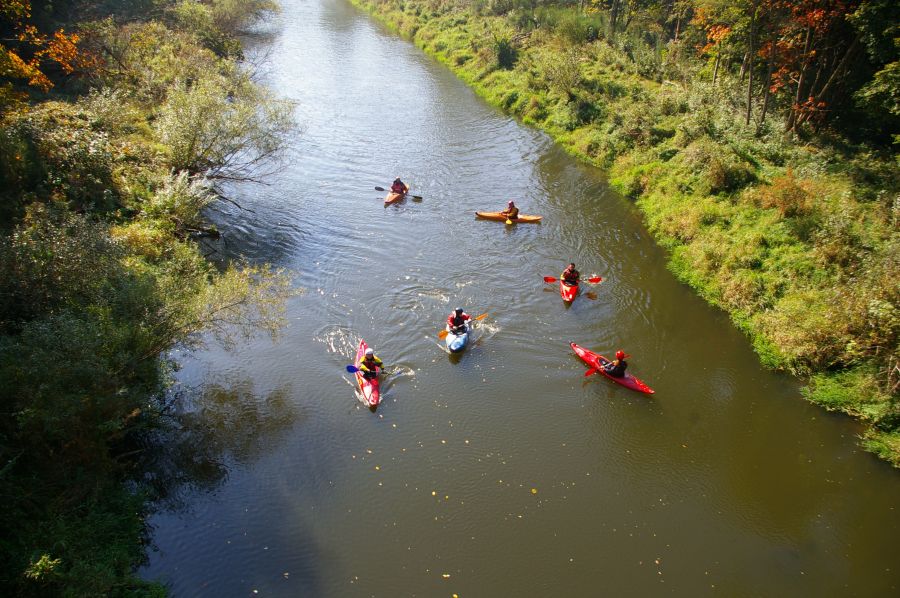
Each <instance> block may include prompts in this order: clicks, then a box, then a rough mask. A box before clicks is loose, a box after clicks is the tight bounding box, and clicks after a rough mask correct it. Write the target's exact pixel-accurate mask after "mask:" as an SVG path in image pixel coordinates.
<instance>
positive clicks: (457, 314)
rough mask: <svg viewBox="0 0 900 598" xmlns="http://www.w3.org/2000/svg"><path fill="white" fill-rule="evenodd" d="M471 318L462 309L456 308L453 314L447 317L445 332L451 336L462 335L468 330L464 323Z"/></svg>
mask: <svg viewBox="0 0 900 598" xmlns="http://www.w3.org/2000/svg"><path fill="white" fill-rule="evenodd" d="M471 319H472V318H471V317H470V316H469V314H467V313H466V312H464V311H463V308H461V307H457V308H456V309H454V310H453V313H452V314H450V315H449V316H447V332H452V333H453V334H462V333H463V332H465V331H466V329H467V328H468V326H467V324H466V322H468V321H469V320H471Z"/></svg>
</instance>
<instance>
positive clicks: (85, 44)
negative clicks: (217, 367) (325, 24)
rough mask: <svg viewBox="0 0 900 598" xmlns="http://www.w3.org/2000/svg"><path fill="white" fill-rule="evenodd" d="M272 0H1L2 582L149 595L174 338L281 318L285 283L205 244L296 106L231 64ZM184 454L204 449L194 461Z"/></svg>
mask: <svg viewBox="0 0 900 598" xmlns="http://www.w3.org/2000/svg"><path fill="white" fill-rule="evenodd" d="M274 8H275V6H274V4H272V3H271V2H269V1H268V0H210V1H207V2H194V1H192V0H181V1H174V0H145V1H143V2H141V1H135V2H126V1H124V0H123V1H122V2H120V3H117V2H105V3H102V2H77V1H75V0H70V1H62V2H54V3H52V4H51V3H50V2H44V1H40V0H35V1H34V2H28V0H10V1H6V2H4V3H3V6H2V8H0V29H2V36H0V43H2V44H3V45H2V47H0V77H2V81H0V110H2V118H0V386H2V388H3V393H2V399H0V406H2V419H0V496H2V499H3V509H2V510H0V512H2V514H0V529H2V535H0V593H2V594H3V595H5V596H15V595H28V596H36V595H61V594H64V595H73V596H84V595H120V594H158V593H160V592H161V589H160V588H158V587H156V586H152V585H148V584H145V583H143V582H141V581H140V580H138V579H136V578H135V577H134V575H133V570H134V567H135V565H136V564H138V563H140V561H141V559H142V558H143V555H144V546H143V541H144V535H145V532H146V530H145V525H144V522H143V517H144V514H145V513H146V508H147V501H148V500H149V499H153V498H158V497H159V495H160V493H161V492H165V491H166V489H165V488H163V487H162V485H161V484H159V483H158V482H159V479H158V475H157V474H158V472H156V473H155V472H152V471H150V469H148V468H149V466H150V464H151V463H154V462H155V463H158V462H160V461H164V460H165V459H166V458H165V457H163V454H164V453H166V451H170V450H171V449H172V447H173V446H176V445H177V443H172V442H171V438H169V439H168V440H167V441H166V442H163V439H164V438H166V436H165V434H164V433H163V432H164V430H165V424H166V418H165V417H164V412H165V411H166V410H167V407H169V406H170V405H169V397H168V395H167V392H166V388H167V382H168V378H169V373H170V371H171V367H172V364H171V363H169V362H168V361H167V360H166V359H165V355H166V353H167V351H169V350H171V349H173V348H177V347H187V348H190V347H194V346H196V345H197V344H199V343H200V342H201V340H202V338H204V337H205V335H206V334H207V333H208V332H209V331H212V332H213V333H214V334H215V335H216V336H218V337H219V338H220V339H222V340H223V341H225V342H226V343H227V342H229V340H230V339H232V338H234V336H235V335H240V334H251V333H253V332H254V331H255V330H257V329H260V328H262V329H265V330H267V331H269V332H271V333H274V332H275V331H276V330H277V328H278V327H279V326H280V324H281V319H282V315H281V314H282V307H283V301H284V299H285V298H286V297H287V296H288V295H289V294H290V290H289V289H290V286H291V285H290V281H289V280H288V279H287V277H286V276H285V275H284V274H283V273H279V272H275V271H272V270H270V269H269V268H267V267H266V266H264V265H251V264H232V265H228V266H223V267H221V268H214V267H213V266H212V265H211V264H210V263H209V262H207V260H206V259H204V258H203V256H202V255H201V253H200V251H199V250H198V239H199V238H200V236H201V235H217V234H218V232H217V231H216V230H215V229H213V228H210V227H209V226H208V224H206V223H205V222H204V220H203V214H204V209H205V208H207V207H209V206H210V205H211V204H214V203H215V202H216V201H219V200H220V197H219V196H218V195H217V194H216V192H215V187H214V183H215V181H216V180H220V179H228V180H248V179H254V178H257V177H259V176H261V174H260V173H261V170H260V169H261V168H263V167H264V165H268V164H271V163H272V161H271V158H272V156H273V155H275V154H276V153H277V152H278V151H279V149H281V147H282V146H283V143H284V139H285V135H286V134H287V133H288V132H290V131H291V129H292V127H293V122H292V107H291V106H290V105H288V104H286V103H284V102H281V101H277V100H275V99H273V98H271V97H269V96H268V95H267V93H266V92H265V90H264V89H261V88H260V87H258V86H256V85H255V84H253V83H252V82H251V80H250V78H249V75H248V74H247V73H245V72H243V71H242V70H241V69H240V68H239V67H238V66H237V63H236V60H237V59H239V57H240V55H241V46H240V43H239V42H238V41H237V38H236V34H237V33H238V32H239V31H240V30H241V29H242V28H243V27H245V26H246V25H247V24H249V23H250V22H251V21H252V20H253V19H254V18H255V17H256V16H258V15H259V14H261V13H263V12H265V11H268V10H272V9H274ZM193 462H194V463H200V462H201V459H199V455H196V454H195V455H193Z"/></svg>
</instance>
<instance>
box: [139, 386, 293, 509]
mask: <svg viewBox="0 0 900 598" xmlns="http://www.w3.org/2000/svg"><path fill="white" fill-rule="evenodd" d="M299 415H300V414H299V412H298V409H297V406H296V405H295V404H294V403H293V402H292V400H291V392H290V388H289V387H288V386H281V387H279V388H276V389H275V390H272V391H271V392H269V393H267V394H265V395H262V396H260V395H258V394H257V393H256V392H255V391H254V388H253V383H252V382H251V381H250V380H246V379H245V380H238V381H233V382H230V383H229V382H226V383H224V384H218V383H213V384H206V385H203V386H201V387H198V388H195V389H185V388H180V389H177V390H176V391H175V392H173V394H172V395H171V402H170V409H169V411H168V412H167V413H166V414H165V415H164V416H163V417H162V421H161V428H160V429H159V430H158V431H156V432H154V433H153V434H152V435H151V436H150V437H148V438H147V439H146V446H145V447H144V448H145V451H144V453H145V455H146V456H145V462H144V463H142V464H141V467H142V469H143V470H144V471H145V474H144V478H143V480H142V482H143V484H144V485H146V490H147V491H148V492H150V495H151V498H152V499H154V500H155V501H156V503H157V507H158V508H160V509H176V510H177V509H181V508H184V506H185V499H186V497H187V496H188V495H189V494H190V493H192V492H196V491H211V490H214V489H215V488H218V487H219V486H220V485H221V484H222V483H223V482H224V481H225V479H226V478H227V476H228V471H229V466H230V465H245V464H248V463H250V462H252V461H254V460H255V459H257V458H258V457H260V456H261V455H262V454H263V453H264V452H267V451H268V450H269V449H270V447H271V446H272V445H273V444H274V443H276V442H277V441H278V439H279V437H280V435H282V434H283V433H284V432H286V431H287V430H289V429H290V428H291V427H292V426H293V425H294V424H295V423H296V422H297V421H298V420H299V419H300V417H299Z"/></svg>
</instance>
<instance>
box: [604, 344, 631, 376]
mask: <svg viewBox="0 0 900 598" xmlns="http://www.w3.org/2000/svg"><path fill="white" fill-rule="evenodd" d="M626 357H630V356H629V355H625V351H623V350H621V349H619V350H618V351H616V358H615V359H613V360H612V361H609V360H604V361H603V370H604V371H605V372H606V373H607V374H609V375H610V376H613V377H614V378H621V377H622V376H624V375H625V369H626V368H627V367H628V362H626V361H625V358H626Z"/></svg>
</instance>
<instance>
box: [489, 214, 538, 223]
mask: <svg viewBox="0 0 900 598" xmlns="http://www.w3.org/2000/svg"><path fill="white" fill-rule="evenodd" d="M475 215H476V216H477V217H479V218H484V219H485V220H499V221H500V222H506V216H504V215H503V214H502V213H501V212H475ZM541 218H543V216H529V215H528V214H519V216H518V217H517V218H513V219H512V221H513V222H540V221H541Z"/></svg>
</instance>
